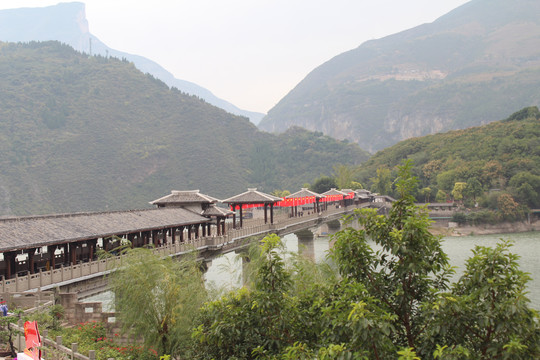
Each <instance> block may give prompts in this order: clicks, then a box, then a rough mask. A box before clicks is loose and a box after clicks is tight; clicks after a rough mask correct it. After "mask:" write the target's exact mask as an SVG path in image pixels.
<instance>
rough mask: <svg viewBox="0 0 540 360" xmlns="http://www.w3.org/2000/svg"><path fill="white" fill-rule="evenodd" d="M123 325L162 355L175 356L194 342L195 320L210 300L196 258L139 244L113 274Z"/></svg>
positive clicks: (115, 293) (112, 279)
mask: <svg viewBox="0 0 540 360" xmlns="http://www.w3.org/2000/svg"><path fill="white" fill-rule="evenodd" d="M110 280H111V281H110V284H111V287H112V290H113V292H114V296H115V307H116V312H117V314H118V318H119V320H120V323H121V324H122V328H123V330H124V331H125V332H126V333H128V334H132V335H133V336H134V337H135V338H141V339H142V340H143V342H144V344H145V345H146V346H149V347H152V348H154V349H155V350H156V351H158V353H159V354H161V355H163V354H170V355H172V356H175V355H177V354H179V353H180V352H181V351H183V350H184V349H185V347H186V345H187V344H188V343H189V342H190V338H191V329H192V327H193V321H194V319H195V317H196V315H197V313H198V309H199V308H200V307H201V306H202V304H203V302H204V300H205V299H206V291H205V288H204V282H203V279H202V274H201V272H200V270H199V267H198V265H197V263H196V261H195V258H183V259H182V260H179V261H176V260H173V259H172V258H160V257H158V256H156V255H154V254H153V253H152V251H151V250H149V249H143V248H136V249H133V250H131V251H129V252H128V259H127V261H124V262H123V264H122V266H120V267H119V268H117V269H116V271H114V272H113V273H112V275H111V279H110Z"/></svg>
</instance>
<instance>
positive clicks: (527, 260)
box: [205, 231, 540, 310]
mask: <svg viewBox="0 0 540 360" xmlns="http://www.w3.org/2000/svg"><path fill="white" fill-rule="evenodd" d="M500 239H504V240H511V241H513V242H514V245H513V246H512V247H511V248H510V251H511V252H512V253H514V254H517V255H519V256H520V259H519V261H518V262H519V265H520V269H521V270H522V271H525V272H527V273H529V275H530V276H531V278H532V279H531V281H530V282H529V283H528V291H529V294H528V297H529V299H530V300H531V307H533V308H535V309H537V310H540V232H537V231H536V232H527V233H516V234H496V235H477V236H462V237H445V238H443V243H442V244H443V250H444V251H445V252H446V254H448V257H449V259H450V264H451V265H452V266H455V267H456V274H455V275H454V277H453V279H452V280H453V281H456V280H457V279H458V278H459V276H460V275H461V274H462V273H463V271H464V270H465V261H466V260H467V259H468V258H469V257H471V256H472V250H473V249H474V247H475V246H476V245H480V246H489V247H494V246H495V245H496V244H497V242H499V241H500ZM283 240H284V242H285V245H286V247H287V250H288V251H292V252H298V238H297V237H296V235H294V234H291V235H286V236H284V237H283ZM329 240H330V238H328V237H315V238H314V240H313V249H311V250H310V251H313V253H314V258H315V260H316V261H323V260H324V258H325V256H326V254H327V252H328V249H329ZM235 256H236V255H235V254H233V253H229V254H226V255H224V256H221V257H219V258H217V259H214V260H213V261H212V265H211V266H210V268H209V269H208V271H207V273H206V274H205V276H206V282H207V286H209V287H219V286H226V287H228V288H231V287H238V286H240V284H241V270H242V265H241V263H240V262H239V261H235Z"/></svg>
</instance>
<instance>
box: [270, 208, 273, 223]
mask: <svg viewBox="0 0 540 360" xmlns="http://www.w3.org/2000/svg"><path fill="white" fill-rule="evenodd" d="M273 223H274V204H273V203H272V204H270V224H273Z"/></svg>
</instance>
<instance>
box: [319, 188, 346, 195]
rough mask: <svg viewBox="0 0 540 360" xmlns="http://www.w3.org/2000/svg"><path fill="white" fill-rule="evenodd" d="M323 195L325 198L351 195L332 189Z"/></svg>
mask: <svg viewBox="0 0 540 360" xmlns="http://www.w3.org/2000/svg"><path fill="white" fill-rule="evenodd" d="M322 195H325V196H326V195H343V196H347V195H349V194H347V193H344V192H342V191H339V190H337V189H334V188H332V189H330V190H328V191H326V192H323V193H322Z"/></svg>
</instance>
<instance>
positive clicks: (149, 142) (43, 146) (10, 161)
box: [0, 41, 368, 215]
mask: <svg viewBox="0 0 540 360" xmlns="http://www.w3.org/2000/svg"><path fill="white" fill-rule="evenodd" d="M0 74H2V77H1V79H0V99H2V103H1V106H0V215H13V214H15V215H25V214H43V213H54V212H73V211H90V210H113V209H133V208H142V207H145V206H150V205H148V202H149V201H151V200H154V199H157V198H159V197H161V196H163V195H164V194H168V193H169V192H170V191H171V190H192V189H200V190H201V192H203V193H206V194H209V195H212V196H215V197H218V198H226V197H230V196H232V195H235V194H238V193H240V192H242V191H245V189H246V188H247V187H248V186H249V187H258V188H259V189H260V190H262V191H266V192H271V191H273V190H276V189H280V190H281V189H290V190H294V189H298V188H300V187H301V186H302V185H303V184H304V183H306V182H310V181H312V180H313V179H315V178H317V177H318V176H320V175H321V174H327V175H329V173H330V172H331V171H332V166H333V165H335V164H337V163H343V164H350V165H354V164H359V163H360V162H362V161H365V160H366V159H367V158H368V154H367V153H366V152H364V151H362V150H360V148H359V147H358V146H357V145H355V144H350V143H347V142H346V141H338V140H335V139H331V138H329V137H328V136H324V135H323V134H322V133H313V132H309V131H306V130H303V129H291V130H290V131H288V132H286V133H284V134H281V135H279V136H277V135H273V134H269V133H265V132H261V131H259V130H258V129H257V128H256V127H255V125H253V124H252V123H250V122H249V121H248V119H247V118H245V117H240V116H235V115H232V114H230V113H227V112H226V111H224V110H223V109H220V108H218V107H215V106H213V105H210V104H208V103H207V102H205V101H202V100H201V99H199V98H198V97H196V96H190V95H187V94H185V93H183V92H181V91H179V90H178V89H176V88H169V87H168V86H167V85H166V84H165V83H164V82H162V81H161V80H159V79H156V78H155V77H153V76H152V75H149V74H143V73H142V72H141V71H139V70H138V69H136V68H135V66H134V65H133V63H131V62H129V61H127V60H119V59H116V58H110V57H104V56H88V55H85V54H82V53H80V52H77V51H75V50H73V48H71V47H70V46H68V45H64V44H60V43H59V42H56V41H54V42H53V41H49V42H30V43H18V44H15V43H2V42H0Z"/></svg>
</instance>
